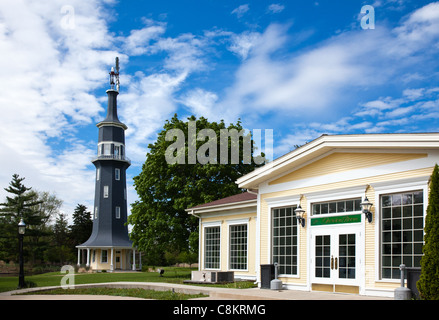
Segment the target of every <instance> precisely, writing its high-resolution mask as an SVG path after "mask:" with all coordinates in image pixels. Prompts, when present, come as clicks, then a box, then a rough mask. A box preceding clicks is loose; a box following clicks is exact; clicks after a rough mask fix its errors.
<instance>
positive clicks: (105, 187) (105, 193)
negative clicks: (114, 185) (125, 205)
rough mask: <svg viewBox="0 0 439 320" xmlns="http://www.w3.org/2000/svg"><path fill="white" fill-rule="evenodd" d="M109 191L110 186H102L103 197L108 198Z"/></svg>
mask: <svg viewBox="0 0 439 320" xmlns="http://www.w3.org/2000/svg"><path fill="white" fill-rule="evenodd" d="M109 193H110V187H109V186H104V194H103V196H104V198H108V195H109Z"/></svg>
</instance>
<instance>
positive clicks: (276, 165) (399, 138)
mask: <svg viewBox="0 0 439 320" xmlns="http://www.w3.org/2000/svg"><path fill="white" fill-rule="evenodd" d="M334 148H345V149H346V148H347V149H352V148H356V149H359V148H361V149H371V148H375V149H377V148H379V149H384V150H385V149H395V148H401V149H406V150H407V149H415V150H416V149H417V150H419V149H437V148H439V134H438V133H414V134H356V135H333V136H328V135H325V136H320V137H319V138H317V139H315V140H313V141H311V142H309V143H307V144H305V145H303V146H302V147H300V148H297V149H296V150H294V151H292V152H289V153H287V154H286V155H284V156H281V157H280V158H278V159H276V160H274V161H272V162H269V163H267V164H266V165H264V166H262V167H260V168H258V169H256V170H254V171H253V172H250V173H248V174H246V175H244V176H242V177H241V178H239V179H237V181H236V182H237V184H238V186H239V187H240V188H257V187H258V186H259V184H260V183H262V182H263V181H267V180H268V179H270V178H271V177H273V176H276V175H280V174H282V172H285V171H287V170H285V167H289V166H291V165H294V163H295V164H296V166H297V165H300V164H302V163H304V162H306V161H309V160H310V159H312V158H316V157H318V156H320V155H321V154H324V153H325V152H328V151H330V150H331V149H334ZM270 176H271V177H270Z"/></svg>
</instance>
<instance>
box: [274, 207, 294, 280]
mask: <svg viewBox="0 0 439 320" xmlns="http://www.w3.org/2000/svg"><path fill="white" fill-rule="evenodd" d="M295 209H296V206H293V207H287V208H279V209H273V223H272V232H273V233H272V234H273V236H272V239H273V245H272V246H273V251H272V258H273V263H275V262H277V263H278V264H279V274H289V275H297V269H298V268H297V256H298V253H297V250H298V247H297V219H296V214H295V213H294V210H295Z"/></svg>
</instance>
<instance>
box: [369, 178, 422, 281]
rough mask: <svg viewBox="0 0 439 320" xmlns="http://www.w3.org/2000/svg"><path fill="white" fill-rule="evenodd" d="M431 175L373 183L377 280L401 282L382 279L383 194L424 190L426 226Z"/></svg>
mask: <svg viewBox="0 0 439 320" xmlns="http://www.w3.org/2000/svg"><path fill="white" fill-rule="evenodd" d="M429 178H430V176H422V177H415V178H409V179H399V180H392V181H386V182H382V183H373V184H371V186H372V187H373V188H374V190H375V203H374V206H375V214H374V217H373V219H374V220H375V281H376V282H387V283H399V282H400V280H398V279H381V278H380V274H381V202H380V199H381V195H383V194H390V193H403V192H411V191H415V190H422V192H423V197H424V199H423V201H424V203H423V206H424V228H425V218H426V216H427V207H428V191H429V190H428V182H429Z"/></svg>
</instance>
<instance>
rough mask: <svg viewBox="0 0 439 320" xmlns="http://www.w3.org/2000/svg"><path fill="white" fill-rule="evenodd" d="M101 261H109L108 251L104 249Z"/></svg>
mask: <svg viewBox="0 0 439 320" xmlns="http://www.w3.org/2000/svg"><path fill="white" fill-rule="evenodd" d="M101 252H102V253H101V263H107V262H108V251H107V250H102V251H101Z"/></svg>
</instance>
